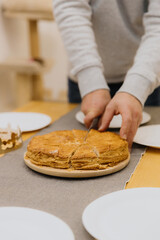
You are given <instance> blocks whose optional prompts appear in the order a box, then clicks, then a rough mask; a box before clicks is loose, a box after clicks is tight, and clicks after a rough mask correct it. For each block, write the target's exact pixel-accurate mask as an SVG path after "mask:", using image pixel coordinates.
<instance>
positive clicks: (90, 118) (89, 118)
mask: <svg viewBox="0 0 160 240" xmlns="http://www.w3.org/2000/svg"><path fill="white" fill-rule="evenodd" d="M97 114H98V113H97V112H96V111H95V112H94V111H90V112H88V113H87V115H86V116H85V118H84V123H85V125H86V127H87V128H89V127H90V125H91V123H92V121H93V119H94V118H95V117H98V115H97Z"/></svg>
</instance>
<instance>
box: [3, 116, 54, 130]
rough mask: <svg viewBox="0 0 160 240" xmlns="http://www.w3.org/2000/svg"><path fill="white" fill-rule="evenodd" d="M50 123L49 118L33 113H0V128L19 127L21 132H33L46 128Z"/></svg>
mask: <svg viewBox="0 0 160 240" xmlns="http://www.w3.org/2000/svg"><path fill="white" fill-rule="evenodd" d="M50 123H51V118H50V116H48V115H46V114H41V113H33V112H21V113H18V112H5V113H0V128H6V127H7V126H8V124H10V125H11V127H12V128H13V129H14V128H17V126H19V127H20V129H21V131H22V132H30V131H35V130H38V129H41V128H44V127H46V126H48V125H49V124H50Z"/></svg>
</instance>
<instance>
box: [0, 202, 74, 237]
mask: <svg viewBox="0 0 160 240" xmlns="http://www.w3.org/2000/svg"><path fill="white" fill-rule="evenodd" d="M0 239H4V240H10V239H12V240H22V239H23V240H44V239H45V240H53V239H55V240H64V239H65V240H74V239H75V238H74V236H73V233H72V231H71V229H70V228H69V226H68V225H67V224H66V223H65V222H63V221H62V220H61V219H59V218H57V217H55V216H54V215H51V214H48V213H45V212H42V211H39V210H35V209H31V208H20V207H1V208H0Z"/></svg>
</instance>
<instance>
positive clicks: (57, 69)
mask: <svg viewBox="0 0 160 240" xmlns="http://www.w3.org/2000/svg"><path fill="white" fill-rule="evenodd" d="M1 4H2V0H0V6H1ZM38 27H39V39H40V52H41V56H42V57H44V58H47V59H53V67H52V69H51V70H50V71H49V72H47V73H45V74H44V77H43V86H44V89H43V99H44V100H46V101H52V100H56V101H67V73H68V59H67V56H66V52H65V49H64V46H63V43H62V40H61V37H60V34H59V32H58V29H57V26H56V23H55V22H54V21H39V24H38ZM15 56H16V57H19V58H29V39H28V24H27V21H26V20H23V19H9V18H5V17H4V16H3V14H2V11H0V62H3V61H4V60H5V59H8V58H12V57H13V58H14V57H15ZM14 78H15V75H14V74H13V73H11V72H8V71H3V70H0V111H9V110H12V109H14V108H15V103H14V98H15V94H16V89H15V86H14Z"/></svg>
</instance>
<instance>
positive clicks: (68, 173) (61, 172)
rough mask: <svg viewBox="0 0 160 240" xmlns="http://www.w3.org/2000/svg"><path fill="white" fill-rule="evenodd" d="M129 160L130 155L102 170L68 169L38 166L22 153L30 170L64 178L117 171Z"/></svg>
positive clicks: (87, 176) (86, 176)
mask: <svg viewBox="0 0 160 240" xmlns="http://www.w3.org/2000/svg"><path fill="white" fill-rule="evenodd" d="M129 161H130V155H129V157H128V158H127V159H126V160H124V161H122V162H120V163H118V164H117V165H115V166H113V167H108V168H106V169H103V170H70V169H58V168H52V167H45V166H38V165H35V164H33V163H32V162H31V161H30V160H29V159H28V158H26V157H25V155H24V162H25V164H26V165H27V166H28V167H29V168H31V169H32V170H34V171H36V172H39V173H43V174H46V175H50V176H56V177H66V178H89V177H99V176H104V175H108V174H111V173H115V172H118V171H120V170H121V169H123V168H125V167H126V166H127V165H128V163H129Z"/></svg>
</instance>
